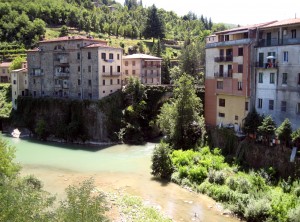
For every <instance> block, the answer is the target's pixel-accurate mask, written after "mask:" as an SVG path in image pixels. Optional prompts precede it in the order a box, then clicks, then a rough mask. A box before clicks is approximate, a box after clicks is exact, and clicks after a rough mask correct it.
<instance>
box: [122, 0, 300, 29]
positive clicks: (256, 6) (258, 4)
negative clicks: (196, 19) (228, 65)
mask: <svg viewBox="0 0 300 222" xmlns="http://www.w3.org/2000/svg"><path fill="white" fill-rule="evenodd" d="M116 1H117V2H120V3H121V4H124V0H116ZM142 1H143V5H144V6H147V7H148V6H151V5H153V4H155V5H156V7H157V8H163V9H165V10H167V11H174V12H176V13H177V14H178V15H180V16H182V15H185V14H187V13H188V12H190V11H191V12H193V13H195V14H196V15H198V16H200V15H201V14H203V15H204V16H205V17H207V18H209V17H211V19H212V21H213V22H215V23H217V22H224V23H232V24H240V25H248V24H256V23H261V22H268V21H273V20H284V19H288V18H295V14H296V16H297V18H300V0H284V1H277V0H273V1H270V0H249V1H247V0H246V1H243V0H214V1H212V0H200V1H199V0H182V1H179V0H173V1H172V0H142Z"/></svg>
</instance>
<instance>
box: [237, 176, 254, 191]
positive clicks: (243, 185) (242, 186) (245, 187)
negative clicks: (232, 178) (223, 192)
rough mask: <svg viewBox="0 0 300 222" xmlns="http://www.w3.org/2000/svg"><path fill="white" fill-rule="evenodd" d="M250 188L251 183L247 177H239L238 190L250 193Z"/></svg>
mask: <svg viewBox="0 0 300 222" xmlns="http://www.w3.org/2000/svg"><path fill="white" fill-rule="evenodd" d="M250 190H251V183H250V182H249V181H248V180H247V179H246V178H243V177H239V178H238V187H237V191H239V192H241V193H249V191H250Z"/></svg>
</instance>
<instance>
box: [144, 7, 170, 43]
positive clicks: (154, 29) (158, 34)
mask: <svg viewBox="0 0 300 222" xmlns="http://www.w3.org/2000/svg"><path fill="white" fill-rule="evenodd" d="M144 37H145V38H158V39H162V38H164V37H165V28H164V24H163V20H162V19H161V17H160V16H159V14H158V12H157V8H156V6H155V5H152V7H150V9H149V11H148V17H147V22H146V27H145V31H144Z"/></svg>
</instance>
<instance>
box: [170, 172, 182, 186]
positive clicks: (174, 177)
mask: <svg viewBox="0 0 300 222" xmlns="http://www.w3.org/2000/svg"><path fill="white" fill-rule="evenodd" d="M171 181H172V182H173V183H177V184H180V183H181V179H180V177H179V172H174V173H172V176H171Z"/></svg>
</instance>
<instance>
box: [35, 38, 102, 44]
mask: <svg viewBox="0 0 300 222" xmlns="http://www.w3.org/2000/svg"><path fill="white" fill-rule="evenodd" d="M75 40H89V41H94V42H102V43H107V42H106V41H105V40H100V39H94V38H90V37H87V36H63V37H59V38H54V39H48V40H42V41H40V43H45V42H62V41H75Z"/></svg>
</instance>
